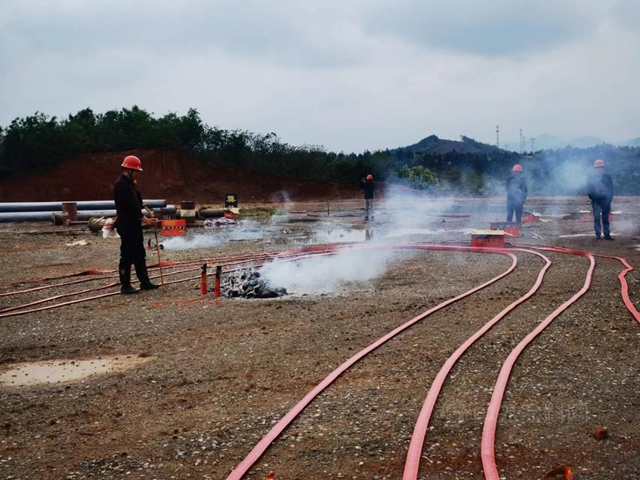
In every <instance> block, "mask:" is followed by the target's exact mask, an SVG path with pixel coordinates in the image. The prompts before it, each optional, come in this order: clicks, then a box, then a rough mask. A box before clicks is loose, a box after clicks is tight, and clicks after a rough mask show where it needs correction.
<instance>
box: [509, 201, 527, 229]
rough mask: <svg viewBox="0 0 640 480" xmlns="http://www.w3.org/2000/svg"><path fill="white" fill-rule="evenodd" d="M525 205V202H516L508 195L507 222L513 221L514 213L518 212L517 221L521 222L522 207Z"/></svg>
mask: <svg viewBox="0 0 640 480" xmlns="http://www.w3.org/2000/svg"><path fill="white" fill-rule="evenodd" d="M523 207H524V204H523V203H520V202H515V201H513V200H511V199H509V198H508V197H507V222H512V221H513V214H514V212H515V214H516V222H518V223H520V222H521V221H522V208H523Z"/></svg>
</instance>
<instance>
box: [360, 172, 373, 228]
mask: <svg viewBox="0 0 640 480" xmlns="http://www.w3.org/2000/svg"><path fill="white" fill-rule="evenodd" d="M360 186H361V187H362V189H363V190H364V220H365V222H368V221H369V219H371V220H373V190H374V188H375V184H374V183H373V175H371V174H369V175H367V176H366V177H365V178H363V179H362V180H361V182H360Z"/></svg>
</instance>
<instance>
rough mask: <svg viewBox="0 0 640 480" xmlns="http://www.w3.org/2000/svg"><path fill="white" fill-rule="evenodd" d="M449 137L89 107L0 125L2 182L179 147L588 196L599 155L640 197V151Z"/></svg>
mask: <svg viewBox="0 0 640 480" xmlns="http://www.w3.org/2000/svg"><path fill="white" fill-rule="evenodd" d="M446 143H447V145H448V147H447V148H449V150H450V151H444V152H443V151H442V148H438V145H441V143H440V140H439V139H438V137H435V136H431V137H427V138H425V139H423V140H422V141H421V142H418V144H416V145H414V146H411V147H404V148H397V149H392V150H389V149H387V150H378V151H374V152H370V151H364V152H362V153H357V154H356V153H348V154H345V153H344V152H340V153H336V152H330V151H327V150H326V149H325V148H324V147H322V146H318V145H303V146H294V145H289V144H287V143H284V142H282V141H281V139H280V138H278V136H277V135H276V134H275V133H273V132H271V133H267V134H258V133H253V132H249V131H246V130H225V129H222V128H219V127H215V126H214V127H211V126H209V125H206V124H205V123H204V122H203V121H202V119H201V118H200V115H199V113H198V111H197V110H195V109H190V110H189V111H188V112H187V114H186V115H183V116H178V115H177V114H175V113H169V114H166V115H164V116H160V117H155V116H154V115H153V114H150V113H148V112H146V111H145V110H143V109H141V108H138V107H137V106H134V107H132V108H130V109H127V108H123V109H121V110H111V111H108V112H106V113H98V114H96V113H94V112H93V110H92V109H90V108H86V109H84V110H81V111H79V112H78V113H77V114H75V115H69V116H68V118H60V119H59V118H57V117H50V116H48V115H46V114H43V113H38V112H37V113H35V114H34V115H32V116H28V117H25V118H16V119H15V120H13V121H12V122H11V124H10V125H8V126H7V127H4V128H2V127H0V178H10V177H14V176H19V175H22V174H26V173H35V172H41V171H47V170H50V169H52V168H53V167H55V166H56V165H58V164H60V163H62V162H64V161H65V160H69V159H71V158H74V157H76V156H78V155H83V154H88V153H99V152H118V151H126V150H134V149H180V150H182V151H184V152H186V153H187V154H188V155H191V156H193V157H195V158H197V159H199V160H201V161H203V162H215V163H223V164H227V165H234V166H240V167H245V168H249V169H253V170H257V171H260V172H264V173H271V174H276V175H286V176H290V177H296V178H305V179H311V180H325V181H332V182H339V183H352V184H356V183H358V181H359V180H360V179H361V178H362V177H363V176H365V175H367V174H369V173H371V174H373V175H374V178H375V179H376V180H382V181H388V182H395V183H402V184H406V185H409V186H412V187H413V188H417V189H423V190H429V191H431V192H433V193H435V194H442V195H446V194H461V195H493V194H502V193H504V182H505V180H506V178H507V177H508V176H509V174H510V171H511V168H512V166H513V165H514V164H516V163H519V164H521V165H522V166H523V167H524V170H525V176H526V178H527V181H528V183H529V190H530V192H531V193H532V194H539V195H573V194H579V193H584V185H585V183H586V177H587V176H588V175H589V174H590V173H591V172H592V166H593V161H594V160H595V159H596V158H602V159H604V160H605V162H606V163H607V171H609V173H611V174H612V176H613V178H614V185H615V187H616V194H621V195H640V172H639V169H638V166H639V165H640V163H639V160H640V148H639V147H635V148H632V147H614V146H612V145H606V144H602V145H599V146H597V147H592V148H588V149H577V148H572V147H566V148H563V149H560V150H545V151H538V152H528V153H525V154H523V155H521V154H518V153H515V152H511V151H507V150H500V149H497V148H495V147H493V146H490V145H485V144H482V143H480V142H476V141H475V140H473V139H471V138H468V137H461V142H452V141H446ZM452 145H453V146H452ZM456 145H458V146H459V147H456ZM462 147H464V148H462ZM457 148H458V149H459V150H458V149H457ZM469 149H471V150H472V151H473V153H470V152H469Z"/></svg>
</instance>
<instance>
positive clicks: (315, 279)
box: [260, 249, 406, 295]
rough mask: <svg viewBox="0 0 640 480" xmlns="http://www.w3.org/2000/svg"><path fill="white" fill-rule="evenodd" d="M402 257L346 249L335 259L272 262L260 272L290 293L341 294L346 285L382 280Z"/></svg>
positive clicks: (326, 257) (388, 251)
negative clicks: (382, 276)
mask: <svg viewBox="0 0 640 480" xmlns="http://www.w3.org/2000/svg"><path fill="white" fill-rule="evenodd" d="M398 255H399V253H398V252H396V251H392V250H385V249H380V250H377V249H376V250H375V251H371V250H368V249H365V250H353V249H343V250H340V251H339V252H338V253H337V254H335V255H331V256H323V257H312V258H308V259H304V260H299V261H294V262H278V261H276V262H273V263H269V264H267V265H264V266H263V267H262V268H261V270H260V273H261V275H262V277H263V278H264V279H265V281H266V282H267V283H268V284H269V285H270V286H272V287H282V288H286V289H287V291H288V292H289V293H294V294H312V295H313V294H321V293H337V292H338V291H339V289H340V287H341V286H343V285H344V284H347V283H352V282H369V281H371V280H374V279H375V278H378V277H380V276H381V275H383V274H384V273H385V272H386V271H387V269H388V268H389V266H390V265H392V264H394V263H397V261H398ZM405 258H406V257H405Z"/></svg>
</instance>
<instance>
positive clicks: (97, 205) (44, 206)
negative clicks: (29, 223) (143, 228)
mask: <svg viewBox="0 0 640 480" xmlns="http://www.w3.org/2000/svg"><path fill="white" fill-rule="evenodd" d="M63 203H68V202H9V203H0V212H2V213H14V212H48V213H49V216H51V212H61V211H62V204H63ZM75 203H76V204H77V208H78V210H112V209H115V208H116V204H115V202H114V201H113V200H89V201H83V202H75ZM144 203H146V204H147V205H148V206H149V208H163V207H166V206H167V201H166V200H164V199H162V200H158V199H155V200H144ZM47 219H48V218H47Z"/></svg>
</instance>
